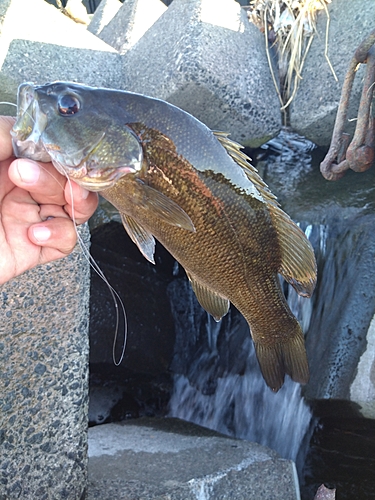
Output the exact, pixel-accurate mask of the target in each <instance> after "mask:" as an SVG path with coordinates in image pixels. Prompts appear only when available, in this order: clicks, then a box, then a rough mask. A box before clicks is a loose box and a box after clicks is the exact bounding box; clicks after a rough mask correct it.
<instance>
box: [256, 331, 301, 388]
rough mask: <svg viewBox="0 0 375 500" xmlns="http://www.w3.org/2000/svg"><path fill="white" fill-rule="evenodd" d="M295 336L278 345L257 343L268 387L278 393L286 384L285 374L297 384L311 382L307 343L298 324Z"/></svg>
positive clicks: (260, 363) (261, 367)
mask: <svg viewBox="0 0 375 500" xmlns="http://www.w3.org/2000/svg"><path fill="white" fill-rule="evenodd" d="M295 327H296V330H297V329H298V330H297V331H296V332H295V335H293V336H290V337H289V338H286V339H285V340H284V339H283V342H280V343H277V344H271V343H267V344H262V343H260V342H257V341H255V342H254V345H255V351H256V355H257V358H258V362H259V365H260V369H261V372H262V375H263V378H264V380H265V381H266V383H267V385H268V386H269V387H270V388H271V389H272V390H273V391H274V392H277V391H278V390H279V389H280V387H281V386H282V385H283V383H284V377H285V374H287V375H289V376H290V377H291V378H292V379H293V380H294V381H295V382H299V383H300V384H306V383H307V382H308V380H309V366H308V362H307V356H306V349H305V343H304V338H303V333H302V330H301V327H300V326H299V324H298V323H297V322H296V325H295Z"/></svg>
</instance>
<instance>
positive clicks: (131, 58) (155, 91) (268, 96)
mask: <svg viewBox="0 0 375 500" xmlns="http://www.w3.org/2000/svg"><path fill="white" fill-rule="evenodd" d="M124 85H125V88H126V89H127V90H131V91H133V92H140V93H143V94H146V95H151V96H153V97H158V98H160V99H164V100H166V101H168V102H171V103H172V104H175V105H176V106H178V107H180V108H182V109H184V110H185V111H188V112H189V113H191V114H193V115H194V116H196V117H197V118H198V119H199V120H201V121H203V122H204V123H205V124H206V125H208V126H209V127H210V128H212V129H215V130H223V131H226V132H230V133H231V138H232V139H234V140H236V141H238V142H240V143H241V144H243V145H245V146H253V147H256V146H259V145H260V144H262V143H263V142H265V141H267V140H268V139H270V138H271V137H273V136H274V135H276V134H277V133H278V131H279V129H280V127H281V117H280V112H279V101H278V99H277V96H276V91H275V88H274V86H273V83H272V80H271V75H270V71H269V68H268V64H267V59H266V53H265V46H264V38H263V35H262V34H261V33H260V31H259V30H258V29H257V28H256V27H255V26H254V25H252V24H250V23H249V22H248V20H247V17H246V14H245V12H244V11H243V10H242V9H241V8H240V5H239V4H238V3H237V2H235V1H234V0H223V1H222V2H221V4H220V8H217V2H216V0H174V1H173V2H172V4H171V5H170V7H169V8H168V10H167V11H166V12H165V13H164V14H163V15H162V16H161V17H160V18H159V19H158V20H157V21H156V22H155V24H154V25H153V26H152V27H151V28H150V29H149V30H148V31H147V32H146V33H145V34H144V36H143V37H142V38H141V39H140V40H139V41H138V43H137V44H136V45H135V46H134V47H133V48H132V50H130V51H128V52H127V53H126V54H125V55H124Z"/></svg>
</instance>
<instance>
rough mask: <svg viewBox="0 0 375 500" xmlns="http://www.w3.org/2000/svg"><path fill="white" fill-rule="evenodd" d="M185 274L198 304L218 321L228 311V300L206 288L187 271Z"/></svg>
mask: <svg viewBox="0 0 375 500" xmlns="http://www.w3.org/2000/svg"><path fill="white" fill-rule="evenodd" d="M186 274H187V276H188V278H189V281H190V283H191V286H192V289H193V290H194V293H195V295H196V297H197V299H198V302H199V303H200V305H201V306H202V307H203V309H205V310H206V311H207V312H208V313H209V314H211V316H213V318H214V320H215V321H220V320H221V318H222V317H223V316H225V315H226V314H227V312H228V311H229V305H230V304H229V300H228V299H225V298H224V297H221V296H220V295H218V294H217V293H216V292H213V291H212V290H210V289H209V288H207V287H206V286H205V285H203V284H202V283H200V282H199V281H197V280H196V279H195V278H193V277H192V276H191V274H189V273H188V272H186Z"/></svg>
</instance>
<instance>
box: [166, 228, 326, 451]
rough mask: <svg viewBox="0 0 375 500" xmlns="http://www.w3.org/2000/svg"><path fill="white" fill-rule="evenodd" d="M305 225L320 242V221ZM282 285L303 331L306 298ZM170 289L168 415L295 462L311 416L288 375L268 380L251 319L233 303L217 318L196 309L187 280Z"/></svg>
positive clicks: (307, 319)
mask: <svg viewBox="0 0 375 500" xmlns="http://www.w3.org/2000/svg"><path fill="white" fill-rule="evenodd" d="M303 229H304V230H305V233H306V235H307V236H308V237H309V238H310V239H311V241H312V243H313V245H314V244H315V245H320V246H321V245H324V237H323V236H324V228H323V227H320V226H305V227H303ZM284 288H285V291H286V296H287V300H288V303H289V305H290V307H291V310H292V312H293V313H294V314H295V316H296V317H297V318H298V320H299V321H300V323H301V325H302V327H303V330H304V331H305V332H306V331H307V329H308V327H309V323H310V317H311V311H312V305H311V301H309V300H306V299H303V298H301V297H300V296H298V295H297V293H296V292H295V291H294V289H293V288H292V287H290V286H289V285H288V286H286V283H285V282H284ZM169 295H170V297H171V301H172V310H173V314H174V317H175V321H176V327H177V342H176V351H175V356H174V362H173V364H172V371H174V387H173V392H172V397H171V400H170V404H169V416H171V417H172V416H173V417H178V418H181V419H184V420H188V421H190V422H194V423H196V424H199V425H202V426H204V427H208V428H210V429H214V430H216V431H218V432H221V433H223V434H226V435H229V436H233V437H236V438H241V439H247V440H249V441H255V442H257V443H260V444H262V445H265V446H269V447H270V448H273V449H274V450H276V451H277V452H278V453H279V454H280V455H281V456H282V457H284V458H290V459H292V460H294V461H296V459H297V454H298V452H299V449H300V445H301V442H302V440H303V438H304V436H305V435H306V432H307V431H308V429H309V426H310V422H311V410H310V408H309V407H308V406H307V405H306V403H305V401H304V399H303V398H302V396H301V386H300V385H299V384H297V383H295V382H293V381H292V380H291V379H290V378H289V377H288V376H287V377H286V380H285V383H284V385H283V387H282V388H281V389H280V391H279V392H278V393H276V394H275V393H273V392H272V391H271V390H270V389H269V387H267V386H266V384H265V382H264V380H263V377H262V375H261V372H260V369H259V365H258V362H257V359H256V355H255V350H254V347H253V344H252V341H251V339H250V334H249V329H248V325H247V323H246V321H245V320H244V319H243V317H242V316H241V315H240V313H239V312H238V311H237V310H235V308H233V306H232V307H231V310H230V313H229V314H228V316H226V317H224V318H223V319H222V320H221V322H220V323H216V322H215V321H214V320H213V319H212V318H211V317H210V316H209V315H208V314H207V313H206V312H204V311H203V310H202V309H201V308H200V306H199V305H198V303H197V302H196V299H195V297H194V294H193V292H192V291H191V289H190V287H189V285H188V284H187V283H186V281H182V280H181V281H179V282H178V283H176V282H175V283H172V284H171V289H170V290H169ZM196 332H198V333H196Z"/></svg>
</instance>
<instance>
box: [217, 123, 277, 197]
mask: <svg viewBox="0 0 375 500" xmlns="http://www.w3.org/2000/svg"><path fill="white" fill-rule="evenodd" d="M213 134H214V135H215V137H216V138H217V139H218V141H219V142H220V143H221V144H222V146H224V148H225V149H226V151H227V153H228V154H229V156H230V157H231V158H232V159H233V160H234V161H235V162H236V163H237V164H238V165H239V166H240V167H241V168H242V169H243V171H244V172H245V174H246V176H247V178H248V179H249V181H250V182H252V183H253V184H254V185H255V187H256V188H257V189H258V191H259V193H260V194H261V195H262V197H263V199H264V201H266V202H267V203H270V204H272V205H276V206H278V205H279V204H278V202H277V199H276V196H275V195H274V194H272V193H271V191H270V190H269V188H268V186H267V184H266V183H265V182H264V181H263V179H262V178H261V177H260V175H259V174H258V171H257V169H256V168H255V167H253V166H252V165H251V163H250V161H251V160H250V158H249V157H248V156H247V155H246V154H245V153H243V152H242V151H241V149H243V146H241V144H238V142H235V141H232V140H231V139H229V137H228V135H229V134H227V133H226V132H218V131H216V130H214V131H213Z"/></svg>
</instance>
